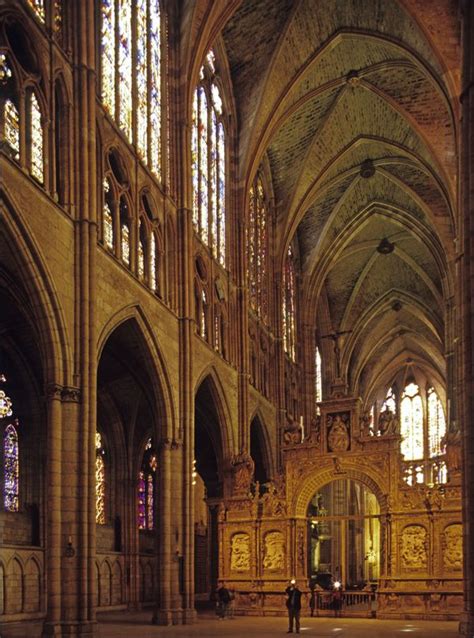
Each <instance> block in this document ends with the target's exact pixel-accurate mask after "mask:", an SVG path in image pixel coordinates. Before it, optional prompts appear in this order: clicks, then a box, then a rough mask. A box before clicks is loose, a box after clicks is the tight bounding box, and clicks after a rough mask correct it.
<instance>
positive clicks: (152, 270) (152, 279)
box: [150, 233, 158, 292]
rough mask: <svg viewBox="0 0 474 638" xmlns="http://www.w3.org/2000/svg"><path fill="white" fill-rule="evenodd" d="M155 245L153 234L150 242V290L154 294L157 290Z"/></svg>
mask: <svg viewBox="0 0 474 638" xmlns="http://www.w3.org/2000/svg"><path fill="white" fill-rule="evenodd" d="M156 244H157V240H156V235H155V234H154V233H153V235H152V239H151V242H150V288H151V289H152V290H153V291H155V292H156V291H157V290H158V287H157V279H156V268H157V261H156V259H157V258H156V254H157V252H158V249H157V245H156Z"/></svg>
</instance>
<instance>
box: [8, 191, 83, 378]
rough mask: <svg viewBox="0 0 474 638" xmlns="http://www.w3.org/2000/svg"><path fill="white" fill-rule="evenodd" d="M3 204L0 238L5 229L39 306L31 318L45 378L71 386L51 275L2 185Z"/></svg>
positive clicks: (63, 330) (62, 325)
mask: <svg viewBox="0 0 474 638" xmlns="http://www.w3.org/2000/svg"><path fill="white" fill-rule="evenodd" d="M2 207H6V208H7V209H8V214H7V215H2V221H1V224H0V237H1V235H2V232H4V233H5V235H6V241H7V242H8V243H9V244H10V246H14V247H15V248H14V254H15V257H16V258H17V259H18V262H17V264H18V274H19V276H20V277H21V281H22V284H23V286H24V288H25V291H26V293H27V294H28V296H29V297H30V298H31V299H39V303H38V304H35V306H34V308H35V309H37V308H40V309H42V310H40V311H37V310H34V312H35V316H34V320H35V323H36V324H37V325H38V326H39V330H38V334H39V348H40V351H41V355H42V364H43V369H44V376H45V381H46V383H61V384H63V385H71V383H70V379H72V371H71V361H72V355H71V349H70V345H69V344H70V340H69V338H68V334H67V329H66V322H65V319H64V315H63V311H62V307H61V304H60V303H59V298H58V295H57V293H56V290H55V286H54V283H53V277H52V275H51V273H50V271H49V268H48V266H47V264H46V260H45V259H44V257H43V255H42V252H41V249H40V248H39V246H38V245H37V243H36V241H35V239H34V238H33V234H32V233H31V232H30V229H29V226H28V222H27V220H26V218H25V217H26V216H25V215H24V214H23V213H22V212H20V211H21V207H20V206H19V205H18V204H17V203H16V202H15V198H14V196H12V195H11V194H10V193H9V192H8V190H7V187H5V186H3V187H2V188H1V189H0V209H1V208H2ZM2 229H4V230H3V231H2Z"/></svg>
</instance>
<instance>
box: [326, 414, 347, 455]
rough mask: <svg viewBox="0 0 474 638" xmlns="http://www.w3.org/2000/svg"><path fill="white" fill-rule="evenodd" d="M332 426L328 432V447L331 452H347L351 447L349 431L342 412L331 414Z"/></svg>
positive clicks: (329, 420)
mask: <svg viewBox="0 0 474 638" xmlns="http://www.w3.org/2000/svg"><path fill="white" fill-rule="evenodd" d="M328 422H329V424H330V426H331V429H330V430H329V434H328V449H329V451H330V452H346V450H348V448H349V432H348V430H347V425H346V424H345V423H344V421H343V420H342V418H341V415H340V414H336V415H329V416H328Z"/></svg>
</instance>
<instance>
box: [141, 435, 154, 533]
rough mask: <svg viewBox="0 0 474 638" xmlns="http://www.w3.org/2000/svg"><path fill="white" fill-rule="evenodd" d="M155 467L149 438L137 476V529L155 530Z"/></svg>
mask: <svg viewBox="0 0 474 638" xmlns="http://www.w3.org/2000/svg"><path fill="white" fill-rule="evenodd" d="M157 467H158V459H157V455H156V452H155V449H154V447H153V442H152V440H151V438H150V439H148V441H147V443H146V446H145V453H144V454H143V461H142V465H141V469H140V472H139V474H138V529H148V530H152V529H155V507H156V505H155V500H156V470H157Z"/></svg>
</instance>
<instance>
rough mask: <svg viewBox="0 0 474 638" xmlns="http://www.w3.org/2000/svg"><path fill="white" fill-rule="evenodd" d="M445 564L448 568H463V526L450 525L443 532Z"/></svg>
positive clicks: (457, 524)
mask: <svg viewBox="0 0 474 638" xmlns="http://www.w3.org/2000/svg"><path fill="white" fill-rule="evenodd" d="M442 546H443V566H444V567H445V568H446V569H449V570H451V569H462V526H461V525H460V524H459V523H453V524H452V525H448V526H447V527H446V528H445V530H444V534H443V543H442Z"/></svg>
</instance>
